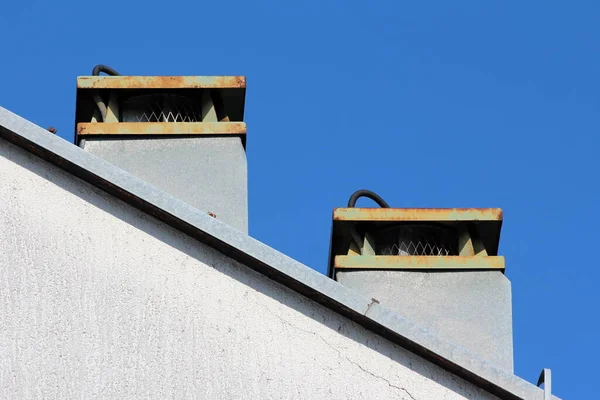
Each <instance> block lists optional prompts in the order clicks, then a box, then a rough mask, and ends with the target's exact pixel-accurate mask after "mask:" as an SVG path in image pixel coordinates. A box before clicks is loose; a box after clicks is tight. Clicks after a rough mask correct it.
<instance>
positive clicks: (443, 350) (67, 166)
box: [0, 107, 560, 400]
mask: <svg viewBox="0 0 600 400" xmlns="http://www.w3.org/2000/svg"><path fill="white" fill-rule="evenodd" d="M0 138H2V139H4V140H7V141H9V142H11V143H13V144H15V145H17V146H19V147H21V148H23V149H25V150H26V151H28V152H30V153H32V154H34V155H36V156H38V157H40V158H42V159H44V160H46V161H48V162H50V163H52V164H54V165H56V166H58V167H60V168H62V169H64V170H66V171H68V172H70V173H72V174H73V175H75V176H77V177H79V178H81V179H83V180H85V181H87V182H88V183H90V184H92V185H94V186H96V187H98V188H100V189H102V190H104V191H105V192H107V193H109V194H111V195H113V196H114V197H116V198H118V199H120V200H122V201H125V202H126V203H128V204H130V205H131V206H133V207H135V208H138V209H140V210H142V211H144V212H146V213H148V214H150V215H152V216H154V217H155V218H157V219H159V220H161V221H163V222H165V223H166V224H168V225H170V226H172V227H174V228H175V229H178V230H180V231H182V232H184V233H186V234H188V235H190V236H192V237H193V238H195V239H196V240H199V241H200V242H202V243H205V244H207V245H209V246H212V247H213V248H215V249H216V250H218V251H221V252H226V254H227V255H228V256H229V257H231V258H233V259H235V260H237V261H240V262H242V263H244V264H245V265H247V266H248V267H250V268H252V269H254V270H256V271H258V272H260V273H262V274H264V275H266V276H268V277H269V278H271V279H273V280H275V281H277V282H279V283H281V284H283V285H285V286H287V287H289V288H291V289H292V290H294V291H296V292H298V293H300V294H302V295H304V296H306V297H308V298H310V299H311V300H313V301H316V302H318V303H320V304H321V305H323V306H325V307H327V308H329V309H331V310H333V311H334V312H337V313H339V314H341V315H343V316H345V317H347V318H350V319H352V320H353V321H355V322H357V323H359V324H361V325H362V326H364V327H365V328H367V329H369V330H371V331H374V332H375V333H377V334H380V335H382V336H383V337H385V338H387V339H388V340H390V341H392V342H394V343H396V344H398V345H400V346H401V347H404V348H406V349H408V350H409V351H412V352H414V353H415V354H418V355H419V356H421V357H423V358H425V359H426V360H428V361H430V362H432V363H433V364H436V365H438V366H440V367H441V368H443V369H445V370H447V371H449V372H451V373H453V374H455V375H457V376H459V377H461V378H462V379H464V380H466V381H468V382H471V383H473V384H475V385H477V386H479V387H482V388H483V389H485V390H487V391H488V392H490V393H492V394H494V395H496V396H498V397H500V398H503V399H540V400H541V399H542V398H543V396H544V392H543V391H542V389H540V388H538V387H536V386H535V385H534V384H532V383H530V382H527V381H525V380H524V379H522V378H519V377H518V376H516V375H513V374H509V373H507V372H505V371H503V370H499V369H497V368H495V367H493V366H491V365H489V364H488V363H487V362H485V361H483V360H481V359H479V358H477V357H474V356H472V355H471V354H470V353H469V352H467V351H466V350H464V349H463V348H460V347H458V346H456V345H454V344H451V343H448V342H444V341H442V340H440V339H439V338H437V337H436V336H435V335H433V334H431V333H430V332H427V331H426V330H424V329H422V328H419V327H416V326H415V325H414V324H413V323H411V322H410V321H408V320H406V319H405V318H403V317H402V316H400V315H398V314H397V313H395V312H393V311H391V310H390V309H388V308H387V307H385V306H383V305H381V304H377V303H375V302H373V301H372V300H370V299H367V298H366V297H364V296H362V295H360V294H358V293H357V292H355V291H354V290H351V289H349V288H347V287H345V286H343V285H341V284H339V283H337V282H335V281H334V280H332V279H330V278H328V277H327V276H325V275H322V274H320V273H318V272H316V271H314V270H312V269H311V268H309V267H307V266H305V265H303V264H301V263H300V262H298V261H296V260H294V259H292V258H290V257H288V256H286V255H284V254H283V253H280V252H278V251H277V250H274V249H272V248H271V247H269V246H267V245H266V244H264V243H261V242H259V241H258V240H256V239H253V238H251V237H250V236H248V235H246V234H243V233H242V232H240V231H238V230H236V229H234V228H232V227H230V226H229V225H227V224H225V223H223V222H221V221H218V220H216V219H214V218H212V217H211V216H209V215H205V214H204V213H201V212H198V210H197V209H196V208H194V207H192V206H190V205H188V204H186V203H184V202H183V201H181V200H179V199H177V198H175V197H173V196H171V195H169V194H167V193H165V192H163V191H161V190H159V189H157V188H155V187H153V186H151V185H150V184H148V183H146V182H144V181H142V180H140V179H138V178H135V177H134V176H132V175H131V174H129V173H127V172H125V171H123V170H122V169H120V168H118V167H116V166H114V165H112V164H109V163H108V162H106V161H104V160H103V159H101V158H99V157H96V156H94V155H92V154H90V153H88V152H86V151H84V150H83V149H81V148H79V147H77V146H75V145H73V144H71V143H69V142H67V141H66V140H64V139H62V138H59V137H56V136H55V135H53V134H51V133H50V132H48V131H46V130H45V129H43V128H41V127H39V126H38V125H35V124H34V123H32V122H30V121H28V120H26V119H24V118H22V117H20V116H18V115H16V114H14V113H12V112H10V111H8V110H6V109H5V108H3V107H0ZM552 398H553V399H556V400H560V399H559V398H558V397H556V396H552Z"/></svg>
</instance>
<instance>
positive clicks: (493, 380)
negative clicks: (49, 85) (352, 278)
mask: <svg viewBox="0 0 600 400" xmlns="http://www.w3.org/2000/svg"><path fill="white" fill-rule="evenodd" d="M0 201H1V203H2V207H0V235H1V236H2V242H1V245H0V359H1V363H0V397H2V398H202V399H204V398H205V399H224V398H227V399H305V398H310V399H321V398H323V399H329V398H331V399H410V400H415V399H419V400H421V399H496V398H502V399H539V400H541V399H544V391H543V390H542V389H540V388H538V387H536V386H535V385H533V384H531V383H529V382H526V381H525V380H523V379H521V378H519V377H517V376H515V375H513V374H512V372H507V371H505V370H504V369H500V368H497V367H495V366H494V365H492V364H490V363H489V362H487V361H486V360H482V359H480V358H478V357H476V356H474V355H473V354H471V353H469V352H468V351H467V350H465V349H464V348H461V347H460V346H457V345H455V344H453V343H450V342H446V341H444V340H441V339H440V338H438V337H437V336H436V335H435V334H432V333H431V332H430V331H428V330H427V328H426V327H423V326H420V325H418V324H415V323H414V322H413V321H411V320H409V319H407V318H405V317H404V316H402V315H400V314H399V313H398V312H397V311H392V310H391V309H388V308H387V307H386V305H385V304H383V303H379V302H374V301H373V300H372V299H370V298H368V297H365V296H363V295H361V294H360V293H358V292H356V291H354V290H352V289H350V288H348V287H346V286H343V285H341V284H340V283H338V282H335V281H334V280H332V279H330V278H328V277H327V276H324V275H321V274H319V273H317V272H315V271H313V270H311V269H310V268H308V267H306V266H304V265H302V264H300V263H298V262H297V261H294V260H292V259H290V258H289V257H287V256H285V255H283V254H281V253H279V252H277V251H275V250H273V249H271V248H269V247H268V246H266V245H264V244H262V243H260V242H258V241H256V240H254V239H252V238H250V237H249V236H247V234H246V233H245V232H242V231H240V230H238V229H235V228H232V227H230V226H229V225H227V224H225V223H223V222H221V221H219V220H218V219H215V218H212V217H210V216H209V215H207V214H206V213H205V212H201V211H199V210H198V209H196V208H194V207H193V206H191V205H189V204H187V203H185V202H183V201H181V200H180V199H177V198H175V197H173V196H172V195H170V194H168V193H166V192H163V191H161V190H160V189H157V188H156V187H154V186H152V185H149V184H146V183H145V182H144V181H143V180H141V179H139V178H136V177H134V176H132V175H130V174H129V173H128V172H125V171H124V170H122V169H120V168H117V167H115V166H113V165H111V164H109V163H108V162H106V161H105V160H103V159H101V158H99V157H96V156H95V155H93V154H90V153H88V152H86V151H84V150H83V149H81V148H79V147H77V146H75V145H73V144H70V143H67V142H66V141H64V140H62V139H60V138H58V137H56V136H54V135H52V134H51V133H50V132H47V131H46V130H44V129H42V128H40V127H38V126H36V125H34V124H32V123H30V122H28V121H26V120H24V119H22V118H20V117H18V116H16V115H14V114H12V113H10V112H9V111H7V110H5V109H2V108H0ZM552 398H554V399H556V398H557V397H555V396H553V397H552Z"/></svg>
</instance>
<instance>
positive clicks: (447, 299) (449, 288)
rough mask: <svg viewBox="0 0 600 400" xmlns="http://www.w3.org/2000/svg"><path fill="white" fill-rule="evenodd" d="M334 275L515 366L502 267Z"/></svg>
mask: <svg viewBox="0 0 600 400" xmlns="http://www.w3.org/2000/svg"><path fill="white" fill-rule="evenodd" d="M336 280H337V281H338V282H340V283H342V284H344V285H346V286H349V287H351V288H354V289H356V290H357V291H358V292H360V293H362V294H363V295H365V296H368V297H374V298H376V299H377V300H379V301H380V302H382V303H383V304H385V305H386V306H388V307H390V308H391V309H393V310H395V311H396V312H398V313H399V314H400V315H403V316H405V317H407V318H408V319H410V320H412V321H413V322H415V323H416V324H418V325H420V326H423V327H425V328H426V329H428V330H431V331H432V332H433V333H435V334H436V335H437V336H438V337H440V338H442V339H444V340H447V341H448V342H451V343H455V344H457V345H459V346H461V347H463V348H464V349H467V350H468V351H470V352H471V353H473V354H474V355H476V356H478V357H479V358H481V359H483V360H487V361H488V362H490V363H491V364H493V365H495V366H496V367H498V368H501V369H504V370H505V371H508V372H510V373H512V372H513V338H512V301H511V288H510V281H509V280H508V279H507V278H506V276H504V274H502V273H501V272H498V271H466V272H459V271H452V272H449V271H444V272H417V271H351V272H343V271H340V272H338V273H337V274H336Z"/></svg>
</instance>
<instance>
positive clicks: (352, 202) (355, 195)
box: [348, 189, 390, 208]
mask: <svg viewBox="0 0 600 400" xmlns="http://www.w3.org/2000/svg"><path fill="white" fill-rule="evenodd" d="M360 197H367V198H369V199H371V200H373V201H374V202H375V203H377V204H378V205H379V207H381V208H390V205H389V204H388V203H386V201H385V200H383V199H382V198H381V196H379V195H378V194H377V193H375V192H372V191H370V190H366V189H360V190H357V191H356V192H354V193H352V196H350V199H349V200H348V207H349V208H353V207H355V206H356V200H358V199H359V198H360Z"/></svg>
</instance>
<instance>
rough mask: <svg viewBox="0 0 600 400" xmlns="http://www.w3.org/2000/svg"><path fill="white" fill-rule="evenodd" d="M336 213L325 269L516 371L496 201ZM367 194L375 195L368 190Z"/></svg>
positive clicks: (443, 335) (340, 210)
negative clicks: (483, 205) (465, 205)
mask: <svg viewBox="0 0 600 400" xmlns="http://www.w3.org/2000/svg"><path fill="white" fill-rule="evenodd" d="M360 192H366V193H367V197H371V198H373V199H374V200H376V201H378V200H381V198H379V197H378V196H377V195H375V194H374V193H372V192H368V191H359V192H357V193H358V194H359V196H353V197H354V199H353V200H352V198H351V201H350V202H349V207H348V208H337V209H335V210H334V212H333V230H332V237H331V253H330V259H329V275H330V276H331V277H332V278H334V279H336V280H337V281H338V282H340V283H342V284H344V285H346V286H349V287H352V288H354V289H356V290H357V291H359V292H361V293H362V294H363V295H365V296H368V297H370V298H373V299H376V300H378V301H380V302H381V303H383V304H385V305H387V306H388V307H390V308H392V309H395V310H396V311H397V312H398V313H399V314H400V315H402V316H404V317H406V318H408V319H410V320H412V321H414V322H415V323H417V324H418V325H420V326H423V327H425V328H427V329H428V330H430V331H431V332H433V333H435V334H437V335H438V336H439V337H440V338H442V339H444V340H446V341H448V342H452V343H454V344H457V345H459V346H461V347H463V348H464V349H466V350H468V351H470V352H471V353H472V354H473V355H475V356H477V357H479V358H481V359H483V360H487V361H488V362H489V363H490V364H493V365H495V366H496V367H498V368H501V369H504V370H506V371H510V372H512V371H513V341H512V304H511V288H510V281H509V280H508V279H507V278H506V276H504V257H501V256H498V255H497V254H498V245H499V241H500V228H501V226H502V210H500V209H497V208H468V209H457V208H451V209H417V208H389V206H388V205H387V203H385V202H384V201H383V200H381V201H378V202H379V203H380V205H381V206H382V208H354V204H355V203H356V198H357V197H360V195H361V193H360ZM369 193H370V194H372V195H374V196H371V195H368V194H369Z"/></svg>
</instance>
